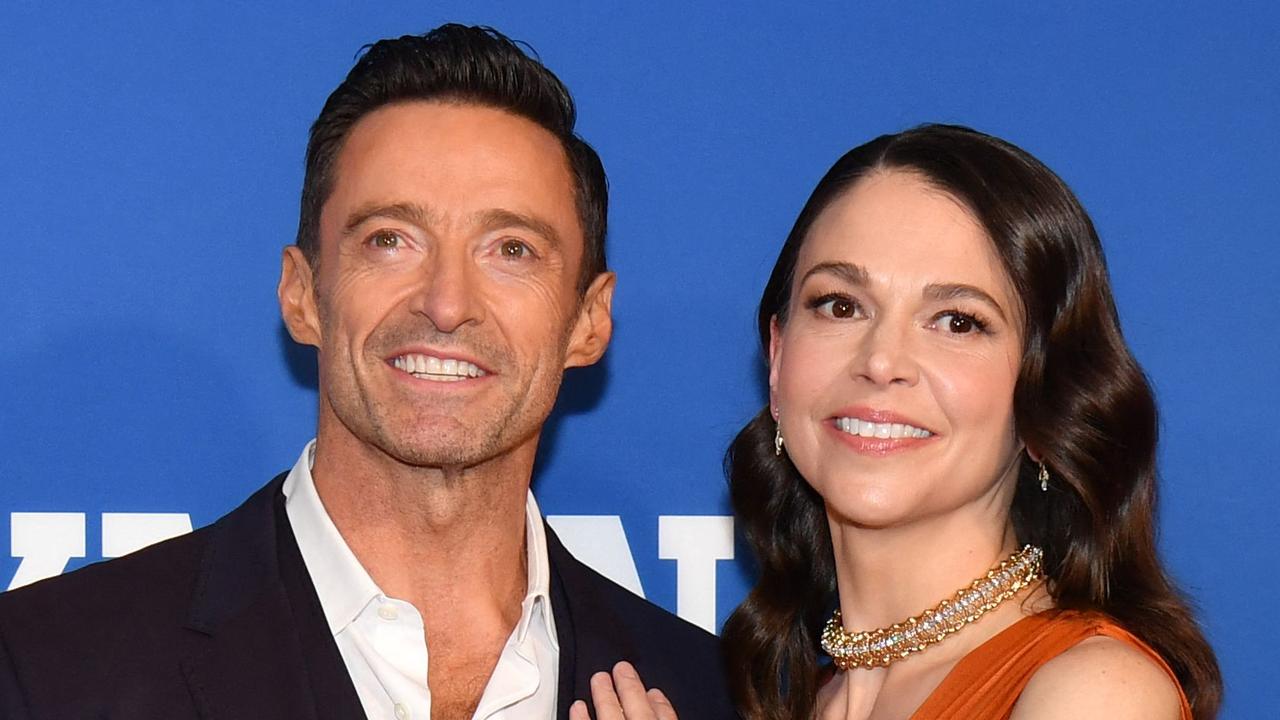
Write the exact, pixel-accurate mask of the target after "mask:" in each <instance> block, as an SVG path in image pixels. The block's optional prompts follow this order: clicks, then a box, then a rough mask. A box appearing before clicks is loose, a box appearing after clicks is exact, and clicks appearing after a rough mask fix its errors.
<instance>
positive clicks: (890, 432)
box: [836, 417, 933, 438]
mask: <svg viewBox="0 0 1280 720" xmlns="http://www.w3.org/2000/svg"><path fill="white" fill-rule="evenodd" d="M836 428H837V429H838V430H840V431H841V432H847V433H849V434H850V435H857V436H859V437H864V438H870V437H873V438H927V437H929V436H930V435H932V434H933V433H931V432H929V431H928V430H925V429H924V428H918V427H914V426H912V425H907V424H906V423H875V422H868V421H866V420H859V419H858V418H854V417H842V418H836Z"/></svg>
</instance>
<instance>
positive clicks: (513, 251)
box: [498, 240, 531, 260]
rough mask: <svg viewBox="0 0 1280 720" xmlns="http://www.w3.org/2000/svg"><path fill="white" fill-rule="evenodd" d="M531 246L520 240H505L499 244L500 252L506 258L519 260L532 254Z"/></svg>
mask: <svg viewBox="0 0 1280 720" xmlns="http://www.w3.org/2000/svg"><path fill="white" fill-rule="evenodd" d="M530 252H531V251H530V250H529V246H528V245H525V244H524V243H522V242H520V241H519V240H503V241H502V244H501V245H499V246H498V254H500V255H501V256H502V257H504V258H511V259H513V260H518V259H520V258H523V257H526V256H528V255H529V254H530Z"/></svg>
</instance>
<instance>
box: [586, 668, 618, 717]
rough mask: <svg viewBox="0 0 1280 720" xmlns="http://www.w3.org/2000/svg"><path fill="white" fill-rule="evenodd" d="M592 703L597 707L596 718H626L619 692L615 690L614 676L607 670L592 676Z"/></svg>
mask: <svg viewBox="0 0 1280 720" xmlns="http://www.w3.org/2000/svg"><path fill="white" fill-rule="evenodd" d="M591 704H592V705H594V706H595V708H596V720H626V715H625V714H624V713H623V711H622V703H621V702H620V701H619V700H618V694H617V693H615V692H614V691H613V678H612V677H610V676H609V673H607V672H598V673H596V674H595V675H592V676H591Z"/></svg>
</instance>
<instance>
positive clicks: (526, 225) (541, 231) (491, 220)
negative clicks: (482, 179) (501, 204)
mask: <svg viewBox="0 0 1280 720" xmlns="http://www.w3.org/2000/svg"><path fill="white" fill-rule="evenodd" d="M476 222H477V224H479V225H480V226H482V227H485V228H489V229H497V228H523V229H525V230H528V231H529V232H532V233H534V234H536V235H540V236H541V237H542V238H543V239H544V240H546V241H547V242H548V243H550V244H551V246H552V248H553V249H557V250H558V249H559V248H560V245H561V239H560V233H558V232H556V229H555V228H554V227H552V226H551V223H548V222H547V221H545V220H542V219H539V218H537V217H534V216H532V215H526V214H525V213H519V212H515V211H514V210H503V209H494V210H484V211H482V212H480V213H477V214H476Z"/></svg>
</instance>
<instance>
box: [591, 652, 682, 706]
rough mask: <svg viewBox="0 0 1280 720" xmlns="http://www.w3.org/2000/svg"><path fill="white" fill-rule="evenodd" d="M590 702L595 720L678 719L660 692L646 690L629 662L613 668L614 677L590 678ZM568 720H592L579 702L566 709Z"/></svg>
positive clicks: (669, 703) (598, 675)
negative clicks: (593, 706)
mask: <svg viewBox="0 0 1280 720" xmlns="http://www.w3.org/2000/svg"><path fill="white" fill-rule="evenodd" d="M591 703H592V704H593V705H595V708H596V720H678V718H676V711H675V708H673V707H671V701H670V700H667V696H666V695H663V694H662V691H661V690H659V689H657V688H653V689H651V690H649V691H647V692H646V691H645V689H644V683H643V682H641V681H640V675H639V674H637V673H636V669H635V668H634V667H632V666H631V663H629V662H627V661H625V660H624V661H622V662H620V663H618V664H617V665H614V666H613V675H612V676H610V675H609V673H607V672H598V673H596V674H595V675H592V676H591ZM569 720H591V716H590V715H589V714H588V713H587V704H586V703H585V702H583V701H581V700H578V701H577V702H575V703H574V704H573V706H572V707H570V708H569Z"/></svg>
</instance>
